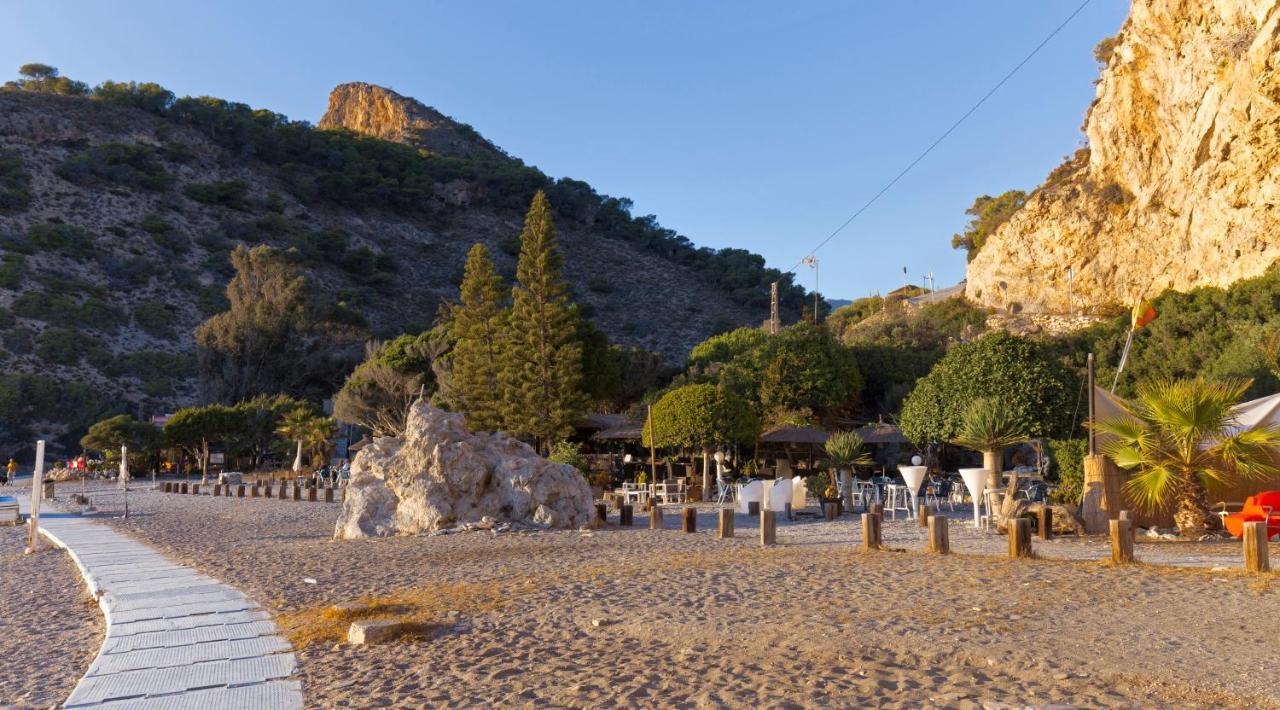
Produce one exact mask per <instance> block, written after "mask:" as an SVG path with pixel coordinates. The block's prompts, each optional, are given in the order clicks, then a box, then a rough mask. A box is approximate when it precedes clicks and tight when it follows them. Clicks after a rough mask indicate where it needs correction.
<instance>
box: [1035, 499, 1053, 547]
mask: <svg viewBox="0 0 1280 710" xmlns="http://www.w3.org/2000/svg"><path fill="white" fill-rule="evenodd" d="M1036 528H1037V532H1038V533H1039V534H1040V539H1041V540H1049V539H1051V538H1053V508H1050V507H1049V506H1048V505H1045V506H1043V507H1041V508H1040V511H1039V512H1038V513H1036Z"/></svg>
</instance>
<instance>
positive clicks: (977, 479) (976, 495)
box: [960, 468, 989, 528]
mask: <svg viewBox="0 0 1280 710" xmlns="http://www.w3.org/2000/svg"><path fill="white" fill-rule="evenodd" d="M988 473H989V471H987V469H985V468H962V469H960V477H961V478H963V479H964V487H965V488H968V489H969V497H970V498H972V499H973V526H974V527H975V528H976V527H978V525H979V524H981V522H982V520H981V514H980V506H981V505H982V488H983V486H985V485H986V483H987V474H988Z"/></svg>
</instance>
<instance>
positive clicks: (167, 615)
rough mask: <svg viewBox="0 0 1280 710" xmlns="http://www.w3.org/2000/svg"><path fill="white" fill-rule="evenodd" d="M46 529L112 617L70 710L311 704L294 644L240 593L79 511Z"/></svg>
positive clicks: (52, 519)
mask: <svg viewBox="0 0 1280 710" xmlns="http://www.w3.org/2000/svg"><path fill="white" fill-rule="evenodd" d="M20 502H21V504H22V506H23V507H24V508H26V507H27V504H28V501H27V500H26V499H25V498H23V499H21V500H20ZM40 532H41V533H43V534H44V536H45V537H47V538H49V540H51V541H52V542H53V543H54V544H56V545H58V546H59V547H62V548H64V549H66V550H67V552H68V553H69V554H70V555H71V557H72V559H74V560H75V562H76V566H78V567H79V568H80V573H81V574H82V575H83V576H84V580H85V584H86V585H88V587H89V592H90V593H91V594H92V595H93V596H95V597H97V599H98V605H99V606H101V607H102V613H103V615H104V617H105V618H106V623H107V636H106V640H105V641H103V644H102V648H101V649H100V650H99V651H98V657H97V658H96V659H95V660H94V662H93V665H92V666H90V668H89V672H88V673H86V674H85V676H84V678H82V679H81V680H80V682H79V683H78V684H77V685H76V687H75V690H73V691H72V693H71V697H70V698H68V699H67V702H66V707H68V708H93V707H110V708H211V709H212V708H217V709H218V710H223V709H225V708H273V709H275V708H280V709H282V710H285V709H290V708H301V707H302V683H301V682H300V681H298V680H296V679H295V675H296V672H297V662H296V661H295V659H294V657H293V653H292V651H291V649H290V647H289V642H288V641H286V640H284V639H283V638H281V637H280V636H278V635H277V634H276V627H275V624H273V623H272V622H271V615H270V614H269V613H267V612H266V611H265V610H263V609H262V608H261V607H259V606H258V605H257V604H255V603H253V601H252V600H250V599H248V598H246V597H245V595H244V594H242V593H241V592H240V591H238V590H236V589H234V588H232V587H229V586H227V585H225V584H222V583H221V582H219V581H218V580H216V579H213V578H211V577H207V576H205V575H202V574H199V573H198V572H196V571H194V570H192V569H190V568H188V567H184V566H182V565H180V564H177V563H176V562H173V561H171V560H170V559H169V558H167V557H165V556H164V555H162V554H160V553H159V552H157V551H155V550H153V549H151V548H150V547H147V546H146V545H144V544H142V543H140V542H137V541H136V540H133V539H132V538H130V537H128V536H126V535H122V534H120V533H117V532H116V531H114V530H112V529H110V528H108V527H107V526H105V525H100V524H97V523H94V522H91V521H89V520H86V519H84V518H81V517H79V516H72V515H66V514H58V513H55V512H53V511H49V512H48V513H46V514H45V515H41V516H40Z"/></svg>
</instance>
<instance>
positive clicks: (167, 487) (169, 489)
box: [161, 483, 173, 493]
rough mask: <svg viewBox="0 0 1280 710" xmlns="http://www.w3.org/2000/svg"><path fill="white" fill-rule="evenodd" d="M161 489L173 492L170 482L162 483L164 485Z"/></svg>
mask: <svg viewBox="0 0 1280 710" xmlns="http://www.w3.org/2000/svg"><path fill="white" fill-rule="evenodd" d="M161 490H163V491H164V492H165V493H172V492H173V487H172V486H171V485H170V484H168V483H166V484H164V486H163V487H162V488H161Z"/></svg>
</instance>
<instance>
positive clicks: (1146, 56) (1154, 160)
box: [966, 0, 1280, 313]
mask: <svg viewBox="0 0 1280 710" xmlns="http://www.w3.org/2000/svg"><path fill="white" fill-rule="evenodd" d="M1278 9H1280V0H1212V1H1208V0H1206V1H1203V2H1201V1H1199V0H1194V1H1193V0H1134V1H1133V4H1132V7H1131V9H1130V12H1129V18H1128V19H1127V20H1126V22H1125V24H1124V26H1123V27H1122V28H1121V30H1120V32H1119V34H1118V35H1116V37H1114V38H1112V40H1111V41H1109V45H1110V51H1109V52H1107V53H1104V54H1102V55H1101V56H1100V57H1099V58H1100V59H1101V60H1104V61H1105V66H1104V67H1103V69H1102V73H1101V77H1100V78H1099V80H1098V84H1097V97H1096V99H1095V101H1094V103H1093V106H1092V107H1091V108H1090V109H1089V113H1088V117H1087V118H1086V121H1085V127H1084V128H1085V132H1086V133H1087V134H1088V139H1089V140H1088V143H1089V147H1088V149H1084V150H1081V151H1080V152H1079V153H1078V154H1077V155H1076V156H1075V157H1074V158H1072V159H1071V160H1068V161H1067V162H1066V163H1065V164H1063V165H1062V166H1061V167H1059V168H1058V169H1056V170H1054V171H1053V172H1052V173H1051V174H1050V175H1049V176H1048V178H1047V179H1046V181H1045V183H1044V184H1043V185H1041V186H1040V187H1039V188H1038V189H1037V190H1036V191H1035V192H1034V193H1033V194H1032V195H1031V197H1030V198H1029V199H1028V200H1027V204H1026V205H1025V206H1024V207H1023V208H1022V210H1020V211H1019V212H1018V213H1017V214H1015V215H1014V216H1013V217H1012V218H1011V219H1010V220H1009V221H1008V222H1007V223H1006V224H1005V225H1004V226H1002V227H1001V228H1000V229H999V230H997V231H996V232H995V234H993V235H992V236H991V238H990V239H989V240H988V241H987V243H986V245H985V246H984V247H983V248H982V251H980V252H979V253H978V254H977V256H976V257H975V258H974V259H973V261H972V262H970V264H969V273H968V284H967V292H966V295H967V296H968V297H969V298H970V299H972V300H975V301H977V302H979V303H981V304H984V305H988V306H995V307H1001V308H1006V307H1007V308H1008V309H1009V310H1011V311H1019V310H1021V311H1023V312H1028V313H1030V312H1042V313H1066V312H1068V304H1067V293H1068V289H1067V279H1068V269H1070V273H1071V274H1072V275H1073V276H1074V280H1073V283H1072V284H1071V287H1072V288H1071V292H1072V295H1073V298H1072V306H1073V307H1074V309H1075V310H1076V311H1080V310H1085V311H1097V310H1100V309H1105V308H1106V307H1107V306H1109V305H1121V304H1131V303H1132V302H1133V301H1134V300H1135V299H1137V298H1139V297H1142V296H1144V295H1155V294H1158V293H1160V292H1161V291H1163V290H1165V289H1170V288H1172V289H1176V290H1180V291H1185V290H1189V289H1192V288H1195V287H1198V286H1206V285H1213V286H1225V285H1227V284H1230V283H1232V282H1234V281H1237V280H1239V279H1243V278H1248V277H1252V276H1257V275H1259V274H1261V273H1263V272H1265V271H1266V270H1267V269H1268V268H1269V267H1270V266H1271V265H1272V264H1273V263H1274V262H1275V261H1276V259H1277V258H1280V209H1277V207H1278V206H1280V172H1278V171H1277V169H1276V165H1277V164H1280V130H1277V126H1280V12H1277V10H1278Z"/></svg>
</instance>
